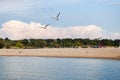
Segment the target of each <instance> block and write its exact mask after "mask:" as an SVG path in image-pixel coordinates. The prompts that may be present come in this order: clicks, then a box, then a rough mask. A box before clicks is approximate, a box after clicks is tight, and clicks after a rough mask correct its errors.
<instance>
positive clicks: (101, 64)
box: [0, 57, 120, 80]
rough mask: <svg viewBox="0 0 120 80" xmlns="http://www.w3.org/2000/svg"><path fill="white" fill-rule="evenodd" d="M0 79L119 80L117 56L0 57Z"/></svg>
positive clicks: (119, 66)
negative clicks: (113, 58)
mask: <svg viewBox="0 0 120 80" xmlns="http://www.w3.org/2000/svg"><path fill="white" fill-rule="evenodd" d="M0 80H120V60H112V59H87V58H47V57H0Z"/></svg>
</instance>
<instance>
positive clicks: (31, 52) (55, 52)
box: [0, 48, 120, 59]
mask: <svg viewBox="0 0 120 80" xmlns="http://www.w3.org/2000/svg"><path fill="white" fill-rule="evenodd" d="M0 56H35V57H61V58H104V59H120V48H43V49H0Z"/></svg>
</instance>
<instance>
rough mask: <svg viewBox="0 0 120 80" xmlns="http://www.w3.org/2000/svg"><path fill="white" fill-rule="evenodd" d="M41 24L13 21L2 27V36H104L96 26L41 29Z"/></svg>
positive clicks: (13, 38)
mask: <svg viewBox="0 0 120 80" xmlns="http://www.w3.org/2000/svg"><path fill="white" fill-rule="evenodd" d="M42 26H45V25H41V24H40V23H35V22H31V23H29V24H28V23H24V22H21V21H16V20H11V21H8V22H6V23H4V24H3V25H2V28H1V29H0V34H1V35H0V36H1V37H2V38H5V37H8V38H10V39H12V40H17V39H25V38H54V39H55V38H98V37H101V36H102V31H103V30H102V29H101V28H100V27H98V26H96V25H88V26H72V27H66V28H63V27H52V26H48V27H47V29H43V28H41V27H42Z"/></svg>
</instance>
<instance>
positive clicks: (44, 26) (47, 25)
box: [42, 24, 50, 29]
mask: <svg viewBox="0 0 120 80" xmlns="http://www.w3.org/2000/svg"><path fill="white" fill-rule="evenodd" d="M49 25H50V24H47V25H45V26H44V27H42V28H43V29H46V28H47V26H49Z"/></svg>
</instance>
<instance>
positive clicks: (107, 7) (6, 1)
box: [0, 0, 120, 39]
mask: <svg viewBox="0 0 120 80" xmlns="http://www.w3.org/2000/svg"><path fill="white" fill-rule="evenodd" d="M58 12H60V13H61V14H60V17H59V18H60V20H59V21H55V20H52V19H51V18H50V17H52V16H56V15H57V14H58ZM48 23H50V26H48V28H47V29H45V30H44V29H42V28H41V27H43V26H44V25H46V24H48ZM0 37H2V38H5V37H8V38H10V39H24V38H92V39H93V38H98V37H102V38H110V39H116V38H119V39H120V0H0Z"/></svg>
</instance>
